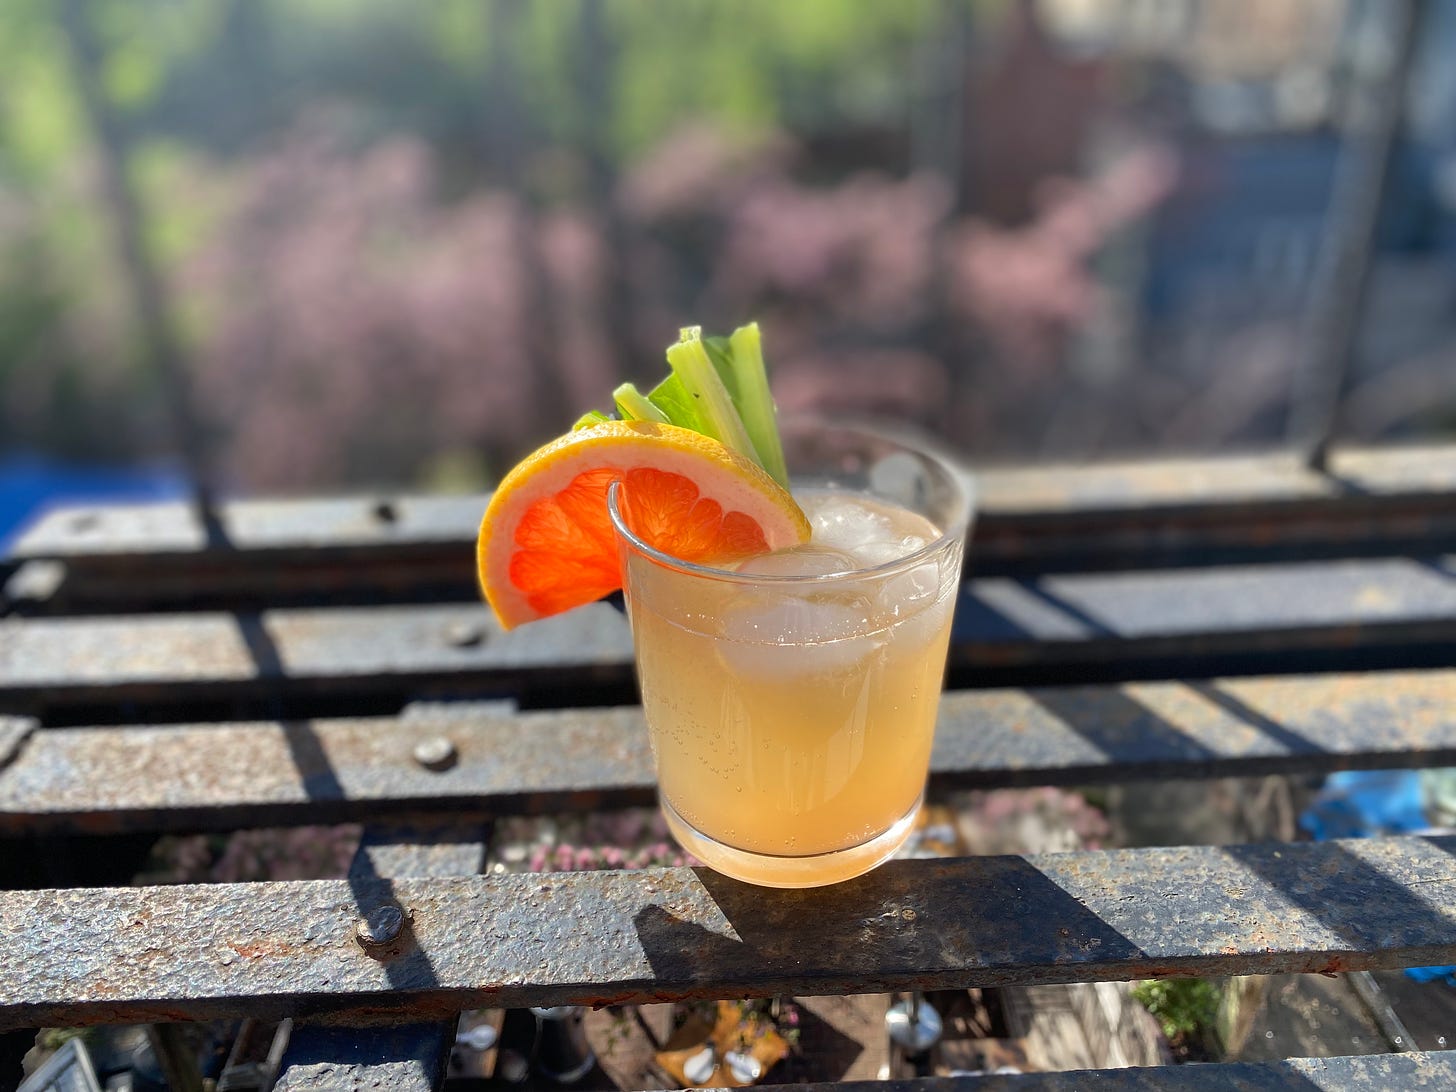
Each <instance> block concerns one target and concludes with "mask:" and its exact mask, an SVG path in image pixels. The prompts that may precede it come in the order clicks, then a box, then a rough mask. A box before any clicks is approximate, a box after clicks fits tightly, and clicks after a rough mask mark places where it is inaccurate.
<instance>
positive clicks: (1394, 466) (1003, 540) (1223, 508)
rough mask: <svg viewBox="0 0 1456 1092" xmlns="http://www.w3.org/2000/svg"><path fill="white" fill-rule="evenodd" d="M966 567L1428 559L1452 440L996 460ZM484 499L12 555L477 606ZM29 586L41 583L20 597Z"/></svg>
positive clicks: (148, 580) (124, 595) (132, 532)
mask: <svg viewBox="0 0 1456 1092" xmlns="http://www.w3.org/2000/svg"><path fill="white" fill-rule="evenodd" d="M978 490H979V505H980V516H979V519H978V521H977V524H976V528H975V540H974V543H973V548H972V550H971V562H972V565H973V566H974V567H975V569H976V570H977V571H978V572H981V573H986V574H1002V573H1020V572H1026V571H1031V570H1035V569H1046V568H1056V567H1062V568H1067V569H1098V568H1119V569H1120V568H1128V567H1133V566H1136V565H1163V564H1186V563H1189V562H1202V563H1207V562H1209V561H1215V560H1240V559H1250V558H1255V557H1264V558H1271V557H1276V558H1277V557H1288V558H1299V557H1306V558H1308V557H1314V556H1328V555H1330V554H1334V553H1338V554H1341V555H1348V554H1352V553H1365V554H1368V553H1371V552H1377V551H1381V550H1384V551H1391V552H1393V551H1400V552H1407V553H1411V552H1421V551H1422V550H1425V551H1426V552H1430V551H1431V550H1433V549H1436V548H1442V547H1444V546H1446V545H1449V544H1450V543H1452V542H1453V541H1456V511H1453V507H1452V505H1451V504H1450V497H1451V496H1452V494H1453V493H1456V446H1441V447H1429V448H1420V449H1389V450H1383V451H1369V452H1359V451H1350V452H1343V453H1337V454H1336V455H1335V456H1334V457H1333V458H1332V460H1331V464H1330V466H1329V468H1328V469H1327V471H1325V472H1319V471H1313V470H1310V469H1308V468H1306V467H1304V466H1302V465H1301V464H1300V462H1299V461H1298V460H1297V459H1296V458H1295V457H1294V456H1287V455H1286V456H1267V455H1266V456H1233V457H1220V458H1213V459H1171V460H1160V461H1145V462H1137V463H1122V464H1104V465H1094V466H1090V467H1088V466H1077V467H1072V466H1046V467H1035V468H1027V469H989V470H986V471H984V472H983V473H981V474H980V475H979V477H978ZM486 500H487V498H486V497H485V496H484V495H476V496H467V497H424V496H393V495H380V496H373V497H369V496H361V497H353V498H331V499H311V500H256V501H238V502H233V503H231V504H228V505H226V506H225V507H224V508H223V509H222V512H221V517H220V524H219V527H220V532H219V533H218V534H215V535H214V536H213V541H212V542H211V543H209V540H208V537H207V535H206V533H205V532H204V529H203V528H202V527H201V526H199V525H198V522H197V520H196V519H195V517H194V516H193V515H192V514H191V513H190V512H189V510H188V508H187V506H185V505H181V504H170V505H168V504H161V505H132V506H127V505H117V506H108V507H94V506H93V507H73V508H62V509H57V510H55V511H54V512H52V513H50V514H49V515H47V516H45V517H43V518H42V519H40V520H39V521H38V522H37V523H36V524H35V525H34V526H33V527H32V528H31V529H30V530H29V531H27V532H26V533H25V534H24V535H23V536H22V537H21V538H20V540H19V541H18V542H17V543H16V545H15V547H14V549H13V550H12V552H11V555H10V559H9V564H11V565H17V564H19V563H21V562H27V561H28V562H41V561H49V562H55V561H63V562H65V569H64V572H63V579H62V580H60V581H59V583H57V581H56V580H55V576H54V566H52V569H51V570H48V575H47V577H46V579H44V580H40V581H20V582H19V583H18V584H17V585H16V594H15V596H13V598H15V599H16V600H17V602H16V609H18V610H25V611H29V612H30V613H66V612H70V613H74V612H80V611H95V610H156V609H198V608H202V609H213V608H217V607H230V608H241V607H247V606H250V605H251V606H262V605H271V606H280V605H305V604H314V603H334V602H365V601H367V602H374V603H378V602H381V601H405V600H410V599H413V600H415V601H420V600H440V599H448V598H454V599H468V598H471V597H473V596H474V595H475V571H474V552H473V543H474V539H475V533H476V529H477V526H478V524H479V521H480V517H481V514H482V513H483V511H484V509H485V503H486ZM31 584H35V585H36V586H38V587H41V588H42V589H43V594H42V593H41V592H36V591H26V590H25V589H26V588H27V587H30V586H31Z"/></svg>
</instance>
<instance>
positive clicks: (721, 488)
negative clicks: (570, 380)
mask: <svg viewBox="0 0 1456 1092" xmlns="http://www.w3.org/2000/svg"><path fill="white" fill-rule="evenodd" d="M614 481H620V482H622V489H623V493H624V496H625V498H626V502H627V503H626V507H627V508H628V510H629V511H630V513H631V517H630V518H631V526H632V531H633V532H634V533H635V534H636V535H637V536H638V537H640V538H641V539H642V540H643V541H644V542H646V543H647V544H648V545H650V546H653V547H655V548H656V549H658V550H661V551H662V552H664V553H666V554H670V555H672V556H673V557H677V558H681V559H682V560H684V561H695V562H700V563H703V564H721V563H725V562H730V561H736V560H740V559H742V558H745V557H751V556H753V555H754V554H762V553H768V552H770V551H772V550H779V549H783V548H784V547H787V546H796V545H799V544H800V543H803V542H807V541H808V539H809V532H810V528H809V521H808V520H807V519H806V518H805V517H804V513H803V511H801V510H800V508H799V506H798V505H797V504H796V503H795V502H794V498H793V497H791V496H790V495H789V493H788V491H787V490H785V489H784V488H783V487H782V486H780V485H779V484H778V483H777V482H775V481H774V480H773V479H772V478H771V477H769V475H768V474H767V473H765V472H764V471H763V470H762V469H761V468H760V467H759V466H758V465H757V464H755V463H753V462H751V461H750V460H748V459H746V458H744V457H742V456H741V455H738V454H736V453H734V452H732V451H729V450H728V449H727V448H726V447H724V446H723V445H722V444H721V443H719V442H718V441H717V440H713V439H710V438H709V437H707V436H703V435H700V434H699V433H696V432H693V431H691V430H689V429H685V428H678V427H677V426H676V425H664V424H658V423H655V422H650V421H608V422H606V423H603V424H599V425H593V426H592V427H590V428H583V429H578V430H577V431H575V432H570V433H568V434H567V435H565V436H562V437H560V438H559V439H557V440H553V441H552V442H551V443H549V444H547V445H546V446H545V447H543V448H540V449H539V450H537V451H535V452H533V453H532V454H530V455H528V456H527V457H526V458H525V459H523V460H522V461H521V462H520V463H519V464H517V466H516V467H515V468H514V469H513V470H511V472H510V473H509V474H507V475H506V476H505V480H503V481H502V482H501V483H500V486H499V487H498V488H497V489H496V491H495V495H494V496H493V497H492V498H491V501H490V505H489V507H487V508H486V510H485V518H484V519H483V520H482V521H481V524H480V537H479V539H478V540H477V542H476V565H477V569H478V573H479V577H480V587H481V591H482V592H484V593H485V598H486V600H487V601H488V602H489V603H490V605H491V608H492V609H493V610H494V611H495V614H496V617H497V618H498V619H499V620H500V623H501V625H502V626H503V627H504V628H506V629H512V628H514V627H515V626H518V625H520V624H521V623H522V622H530V621H532V620H534V619H537V618H544V617H546V616H547V615H552V614H559V613H560V612H562V611H564V610H569V609H570V608H572V607H578V606H581V605H582V604H584V603H591V602H594V601H596V600H598V599H600V598H602V596H604V595H607V594H609V593H611V592H613V591H616V590H617V589H618V588H620V587H621V586H622V574H621V571H620V565H619V561H618V555H617V536H616V532H615V531H614V530H613V528H612V521H611V517H610V516H609V515H608V513H607V489H608V487H609V486H610V485H611V484H612V482H614Z"/></svg>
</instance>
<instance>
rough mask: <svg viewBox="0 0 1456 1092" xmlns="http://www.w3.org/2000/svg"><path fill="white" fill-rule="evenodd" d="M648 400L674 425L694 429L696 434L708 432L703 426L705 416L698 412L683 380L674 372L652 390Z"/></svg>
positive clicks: (668, 374) (669, 373)
mask: <svg viewBox="0 0 1456 1092" xmlns="http://www.w3.org/2000/svg"><path fill="white" fill-rule="evenodd" d="M647 400H648V401H649V402H651V403H652V404H653V405H654V406H656V407H657V408H658V409H660V410H661V411H662V412H663V413H665V414H667V419H668V420H669V421H670V422H672V423H673V424H674V425H678V426H680V427H682V428H688V429H692V430H693V431H694V432H705V431H707V429H706V426H705V425H704V424H703V415H702V414H701V413H699V412H698V406H697V403H696V402H694V401H693V396H692V395H690V394H689V393H688V392H687V388H685V387H684V386H683V385H682V380H681V379H679V378H678V377H677V376H676V375H674V374H673V373H672V372H668V373H667V378H666V379H664V380H663V381H662V382H661V383H659V384H657V386H655V387H653V388H652V392H651V393H650V394H649V395H648V396H647Z"/></svg>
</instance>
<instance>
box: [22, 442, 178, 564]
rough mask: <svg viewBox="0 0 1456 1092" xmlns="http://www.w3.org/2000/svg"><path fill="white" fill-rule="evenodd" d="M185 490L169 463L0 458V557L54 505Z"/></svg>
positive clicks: (162, 496)
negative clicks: (129, 464)
mask: <svg viewBox="0 0 1456 1092" xmlns="http://www.w3.org/2000/svg"><path fill="white" fill-rule="evenodd" d="M186 492H187V481H186V478H185V477H184V476H183V475H182V474H180V473H178V472H177V471H176V470H173V469H171V468H168V467H165V466H153V467H103V466H83V465H75V464H68V463H61V462H56V461H55V460H52V459H47V458H45V457H44V456H40V455H11V456H6V457H4V458H0V555H3V554H4V552H5V551H6V550H7V549H9V546H10V543H11V542H12V541H13V540H14V538H15V535H16V534H17V533H18V532H19V531H20V530H22V529H23V528H24V527H25V526H26V525H27V524H28V523H30V522H31V521H32V520H33V519H35V518H36V517H37V516H39V515H40V514H41V513H42V512H44V511H45V510H46V509H47V508H49V507H50V506H52V505H54V504H90V503H97V502H101V501H111V502H116V501H147V500H173V499H176V498H178V497H181V496H184V495H186Z"/></svg>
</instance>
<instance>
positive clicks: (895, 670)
mask: <svg viewBox="0 0 1456 1092" xmlns="http://www.w3.org/2000/svg"><path fill="white" fill-rule="evenodd" d="M782 433H783V440H784V449H785V456H786V458H787V461H788V465H789V469H790V475H791V479H792V483H793V492H794V495H795V497H796V498H797V499H799V501H800V503H801V504H802V505H803V506H804V507H805V511H806V512H807V513H809V515H810V516H811V519H812V520H813V521H814V522H815V533H814V539H813V540H812V541H811V543H810V545H809V548H807V549H801V550H797V551H791V552H789V553H782V552H781V553H779V554H773V555H768V556H766V557H763V558H757V559H750V560H749V561H748V562H745V563H743V564H742V565H740V566H735V567H732V568H727V567H725V568H713V567H709V566H704V565H698V564H694V563H692V562H688V561H683V560H681V559H678V558H674V557H672V556H670V555H668V554H665V553H662V552H661V551H658V550H656V549H654V548H653V547H651V546H649V545H648V544H647V543H645V542H643V541H642V540H641V539H639V538H638V537H637V536H636V535H634V534H633V533H632V530H631V526H632V500H631V496H630V493H629V491H627V490H626V489H625V488H624V487H623V486H621V485H620V484H617V485H613V486H612V488H611V490H610V492H609V495H608V507H609V509H610V511H611V516H612V522H613V524H614V526H615V528H616V532H617V538H618V543H619V547H620V551H621V558H622V568H623V584H624V590H625V593H626V600H627V609H628V616H629V618H630V620H631V624H632V633H633V641H634V643H635V646H636V656H637V671H638V679H639V682H640V685H641V691H642V703H643V707H644V710H645V712H646V717H647V727H648V732H649V734H650V737H651V742H652V752H653V757H654V760H655V762H656V767H657V778H658V788H659V796H660V802H661V806H662V810H663V813H664V815H665V817H666V819H667V823H668V826H669V828H670V829H671V831H672V833H673V835H674V836H675V837H676V839H677V840H678V842H679V843H680V844H681V845H682V846H683V848H685V849H686V850H688V851H689V852H691V853H692V854H694V855H695V856H696V857H698V858H699V859H700V860H702V861H703V862H705V863H706V864H708V865H710V866H712V867H713V868H715V869H717V870H718V871H720V872H723V873H725V874H727V875H729V876H733V877H735V878H737V879H741V880H745V881H748V882H750V883H756V884H762V885H765V886H771V887H815V886H819V885H823V884H830V883H837V882H839V881H841V880H846V879H849V878H851V877H853V876H857V875H860V874H861V873H864V872H867V871H868V870H870V869H871V868H874V867H875V866H876V865H878V864H880V863H882V862H883V861H885V860H886V859H887V858H889V857H890V856H892V855H893V854H894V852H895V851H896V850H897V849H898V848H899V847H900V846H901V845H902V844H903V843H904V841H905V840H906V838H907V837H908V836H909V834H910V832H911V830H912V829H913V826H914V822H915V817H916V813H917V812H918V810H919V808H920V804H921V800H922V798H923V795H924V789H925V779H926V773H927V770H928V768H929V762H930V749H931V743H932V740H933V737H934V731H935V720H936V713H937V710H938V707H939V699H940V692H941V686H942V682H943V676H944V672H945V661H946V649H947V646H948V643H949V639H950V627H951V614H952V611H953V609H954V605H955V598H956V591H957V588H958V587H959V584H960V571H961V558H962V554H963V549H964V543H965V539H966V534H967V530H968V528H969V525H970V521H971V516H972V500H971V490H970V485H969V480H968V479H967V477H966V476H965V475H964V474H963V473H962V472H961V471H959V470H958V469H957V468H956V467H955V466H954V465H953V464H952V463H951V462H949V461H948V460H947V459H946V458H944V457H942V456H939V455H937V454H934V453H932V452H931V451H929V450H927V449H924V448H923V447H921V446H917V445H916V444H914V443H911V442H908V441H905V440H902V439H897V438H894V437H892V436H891V435H889V434H882V433H879V432H875V431H869V430H866V429H861V428H855V427H848V426H830V425H795V424H788V425H786V426H785V427H784V428H783V430H782Z"/></svg>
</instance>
